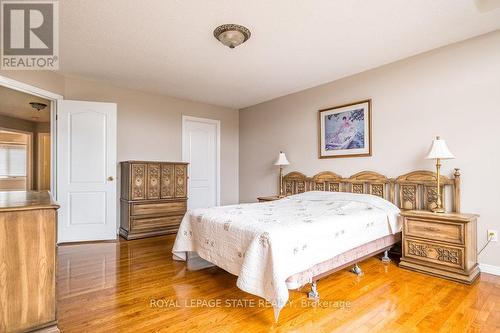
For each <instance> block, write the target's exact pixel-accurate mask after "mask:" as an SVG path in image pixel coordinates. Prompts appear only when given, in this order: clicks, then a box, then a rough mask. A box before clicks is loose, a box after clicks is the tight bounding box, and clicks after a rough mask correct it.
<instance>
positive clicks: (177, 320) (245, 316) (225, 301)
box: [58, 236, 500, 332]
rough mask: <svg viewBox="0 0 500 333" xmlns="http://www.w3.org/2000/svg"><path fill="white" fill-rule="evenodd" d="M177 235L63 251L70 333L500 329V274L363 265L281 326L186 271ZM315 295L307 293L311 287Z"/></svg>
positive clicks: (230, 280) (214, 271)
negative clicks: (176, 252) (450, 276)
mask: <svg viewBox="0 0 500 333" xmlns="http://www.w3.org/2000/svg"><path fill="white" fill-rule="evenodd" d="M173 240H174V236H162V237H155V238H149V239H143V240H134V241H125V240H120V241H119V242H116V243H93V244H82V245H65V246H60V247H59V249H58V259H59V262H58V318H59V328H60V329H61V331H62V332H270V331H271V332H365V331H366V332H368V331H370V332H372V331H374V332H376V331H379V332H391V331H397V332H438V331H442V332H467V331H474V332H475V331H481V332H498V331H500V277H497V276H492V275H488V274H483V275H482V276H481V277H480V279H479V280H478V281H477V282H476V283H475V284H474V285H472V286H466V285H462V284H459V283H455V282H450V281H446V280H442V279H439V278H434V277H430V276H427V275H423V274H419V273H414V272H410V271H406V270H403V269H400V268H398V267H397V266H396V265H395V264H394V263H391V264H389V265H384V264H382V263H381V262H380V261H379V260H378V259H377V258H371V259H368V260H366V261H364V262H363V263H362V264H361V267H362V268H363V270H364V275H363V276H361V277H357V276H355V275H353V274H352V273H350V272H348V271H347V270H345V271H341V272H339V273H337V274H334V275H332V276H330V277H328V278H326V279H324V280H321V281H320V282H319V284H318V290H319V292H320V297H321V301H320V303H311V302H308V301H307V300H306V297H305V293H304V292H296V291H294V292H291V293H290V299H291V303H290V304H289V305H288V306H287V307H286V308H285V309H283V310H282V312H281V317H280V322H279V324H274V323H273V311H272V309H271V308H269V307H268V306H267V304H263V302H262V300H261V299H260V298H258V297H254V296H252V295H249V294H247V293H245V292H242V291H240V290H239V289H238V288H237V287H236V277H234V276H232V275H231V274H229V273H227V272H225V271H223V270H222V269H219V268H210V269H206V270H203V271H197V272H190V271H186V268H185V264H184V263H182V262H176V261H173V260H172V258H171V257H172V256H171V252H170V251H171V248H172V245H173ZM305 291H306V290H305Z"/></svg>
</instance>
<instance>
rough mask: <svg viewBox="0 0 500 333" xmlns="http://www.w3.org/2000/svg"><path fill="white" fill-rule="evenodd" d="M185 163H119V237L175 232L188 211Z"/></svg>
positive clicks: (132, 237) (133, 237)
mask: <svg viewBox="0 0 500 333" xmlns="http://www.w3.org/2000/svg"><path fill="white" fill-rule="evenodd" d="M187 167H188V164H187V163H182V162H147V161H126V162H121V200H120V205H121V210H120V235H121V236H122V237H124V238H126V239H135V238H143V237H150V236H157V235H164V234H170V233H175V232H177V230H178V228H179V224H180V222H181V220H182V217H183V216H184V214H185V213H186V209H187V185H188V184H187V181H188V177H187Z"/></svg>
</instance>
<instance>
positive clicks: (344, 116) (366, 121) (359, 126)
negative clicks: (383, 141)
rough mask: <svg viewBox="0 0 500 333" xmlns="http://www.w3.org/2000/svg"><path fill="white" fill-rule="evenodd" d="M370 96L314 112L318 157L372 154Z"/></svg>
mask: <svg viewBox="0 0 500 333" xmlns="http://www.w3.org/2000/svg"><path fill="white" fill-rule="evenodd" d="M371 104H372V101H371V99H366V100H362V101H358V102H353V103H349V104H343V105H339V106H334V107H331V108H327V109H322V110H319V111H318V146H319V147H318V148H319V149H318V152H319V158H339V157H361V156H371V155H372V128H371V127H372V126H371V122H372V114H371Z"/></svg>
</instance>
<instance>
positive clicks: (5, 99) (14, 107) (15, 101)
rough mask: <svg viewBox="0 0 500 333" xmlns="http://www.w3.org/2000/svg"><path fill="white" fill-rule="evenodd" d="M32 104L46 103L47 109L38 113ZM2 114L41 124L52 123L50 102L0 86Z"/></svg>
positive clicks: (0, 112)
mask: <svg viewBox="0 0 500 333" xmlns="http://www.w3.org/2000/svg"><path fill="white" fill-rule="evenodd" d="M30 102H38V103H44V104H47V107H46V108H45V109H44V110H42V111H37V110H35V109H33V108H32V107H31V105H30V104H29V103H30ZM0 114H1V115H4V116H9V117H12V118H18V119H24V120H29V121H34V122H39V123H45V122H50V101H48V100H46V99H43V98H40V97H36V96H32V95H29V94H25V93H22V92H20V91H17V90H12V89H9V88H5V87H3V86H0ZM0 127H1V124H0Z"/></svg>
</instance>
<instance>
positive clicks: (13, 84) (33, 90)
mask: <svg viewBox="0 0 500 333" xmlns="http://www.w3.org/2000/svg"><path fill="white" fill-rule="evenodd" d="M0 86H2V87H6V88H9V89H12V90H17V91H20V92H23V93H26V94H30V95H34V96H38V97H41V98H44V99H47V100H49V101H50V133H51V137H50V149H51V154H50V191H51V193H52V195H53V196H54V198H55V199H56V200H57V186H56V185H57V184H56V180H57V178H56V175H57V170H56V168H57V165H56V163H55V162H56V157H57V149H56V142H57V132H56V130H57V128H56V126H57V100H62V99H63V98H64V97H63V96H62V95H59V94H56V93H53V92H50V91H47V90H45V89H41V88H38V87H35V86H32V85H29V84H26V83H23V82H20V81H17V80H14V79H10V78H8V77H5V76H2V75H0Z"/></svg>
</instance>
